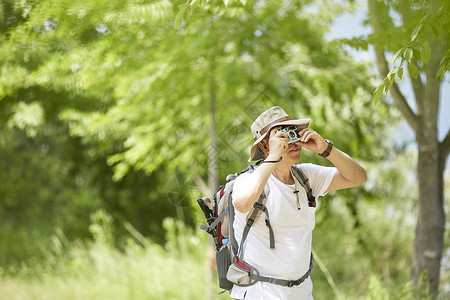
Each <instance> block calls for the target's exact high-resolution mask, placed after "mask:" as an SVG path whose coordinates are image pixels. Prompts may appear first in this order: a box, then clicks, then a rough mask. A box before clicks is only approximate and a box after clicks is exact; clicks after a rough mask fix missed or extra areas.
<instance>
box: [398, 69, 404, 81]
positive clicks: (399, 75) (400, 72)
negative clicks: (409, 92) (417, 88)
mask: <svg viewBox="0 0 450 300" xmlns="http://www.w3.org/2000/svg"><path fill="white" fill-rule="evenodd" d="M397 75H398V78H400V79H402V80H403V67H400V68H398V72H397Z"/></svg>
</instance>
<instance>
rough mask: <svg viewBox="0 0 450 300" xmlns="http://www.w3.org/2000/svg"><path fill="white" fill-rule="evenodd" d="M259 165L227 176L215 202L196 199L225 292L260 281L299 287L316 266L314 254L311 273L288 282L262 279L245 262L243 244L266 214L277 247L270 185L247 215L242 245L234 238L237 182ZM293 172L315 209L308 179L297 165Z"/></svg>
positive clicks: (264, 277) (271, 246)
mask: <svg viewBox="0 0 450 300" xmlns="http://www.w3.org/2000/svg"><path fill="white" fill-rule="evenodd" d="M260 164H261V162H257V163H255V164H253V165H250V166H249V167H248V168H246V169H245V170H243V171H241V172H239V173H235V174H230V175H228V176H227V183H226V184H225V185H224V186H221V189H220V190H219V191H218V192H217V193H216V194H215V195H214V196H213V201H211V200H210V199H209V198H206V197H203V198H201V199H198V200H197V203H198V204H199V205H200V208H201V209H202V211H203V213H204V215H205V218H206V221H207V223H208V226H205V225H201V226H200V229H203V230H205V231H206V232H207V233H209V234H211V235H212V237H213V239H214V244H215V252H216V264H217V273H218V277H219V287H220V288H222V289H224V291H223V292H225V290H228V291H229V290H231V289H232V288H233V284H236V285H239V286H250V285H253V284H255V283H256V282H257V281H264V282H270V283H274V284H279V285H282V286H288V287H291V286H294V285H299V284H301V283H302V282H303V281H304V280H305V279H306V278H308V276H309V274H310V273H311V270H312V267H313V256H312V253H311V259H310V266H309V270H308V272H306V273H305V275H303V276H302V277H301V278H299V279H297V280H285V279H278V278H272V277H266V276H261V275H259V272H258V270H256V269H255V268H254V267H252V266H251V265H250V264H248V263H246V262H245V261H244V260H243V245H244V242H245V240H246V238H247V235H248V233H249V231H250V228H251V227H252V225H253V224H254V222H256V221H257V220H258V219H259V218H260V217H261V215H262V214H263V213H264V215H265V217H266V219H265V223H266V226H267V228H268V234H269V238H270V248H271V249H273V248H275V237H274V234H273V230H272V227H271V225H270V221H269V213H268V210H267V208H266V202H267V195H268V194H269V192H270V191H269V190H268V188H267V186H266V188H265V189H264V191H263V192H262V193H261V196H260V197H259V199H258V201H257V202H255V203H254V204H253V207H252V209H251V210H250V212H249V213H248V214H247V224H246V225H245V227H244V230H243V233H242V239H241V242H240V244H239V245H238V244H237V241H236V239H235V236H234V230H233V221H234V207H233V203H232V202H233V201H232V196H233V186H234V179H235V178H237V177H238V176H239V175H240V174H243V173H247V172H253V171H254V170H255V169H256V168H257V167H258V166H259V165H260ZM291 170H292V174H294V176H295V178H296V179H297V181H298V182H299V183H300V184H301V185H302V186H303V188H304V189H305V191H306V194H307V196H308V205H309V206H310V207H315V206H316V201H315V197H314V196H313V194H312V190H311V187H310V185H309V183H308V178H307V177H306V175H305V174H304V173H303V171H302V170H301V169H300V167H299V166H298V165H295V166H292V167H291ZM223 292H222V293H223Z"/></svg>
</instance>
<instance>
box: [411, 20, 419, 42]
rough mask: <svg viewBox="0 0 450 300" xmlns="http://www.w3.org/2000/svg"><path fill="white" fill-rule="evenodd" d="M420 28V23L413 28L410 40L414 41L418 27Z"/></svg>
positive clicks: (417, 33)
mask: <svg viewBox="0 0 450 300" xmlns="http://www.w3.org/2000/svg"><path fill="white" fill-rule="evenodd" d="M421 28H422V24H419V25H418V26H417V27H416V28H414V31H413V33H412V34H411V41H412V42H414V40H415V39H416V38H417V36H418V35H419V32H420V29H421Z"/></svg>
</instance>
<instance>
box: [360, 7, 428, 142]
mask: <svg viewBox="0 0 450 300" xmlns="http://www.w3.org/2000/svg"><path fill="white" fill-rule="evenodd" d="M368 2H369V18H370V26H371V27H372V31H373V32H374V33H379V32H380V31H381V24H380V21H379V16H378V7H377V0H368ZM375 56H376V64H377V67H378V70H379V72H380V74H381V76H382V77H386V76H387V74H388V73H389V66H388V63H387V61H386V57H385V55H384V47H377V45H375ZM389 91H390V93H391V95H392V98H393V99H394V103H395V105H396V106H397V108H398V109H399V110H400V112H401V113H402V115H403V117H404V118H405V120H406V121H407V122H408V124H409V126H410V127H411V128H412V129H413V130H414V132H415V133H416V134H417V133H418V129H419V120H418V117H417V115H416V114H415V113H414V112H413V111H412V109H411V107H410V106H409V104H408V102H407V101H406V98H405V97H404V96H403V94H402V93H401V92H400V89H399V87H398V85H397V84H396V83H395V82H393V84H392V86H391V88H390V90H389Z"/></svg>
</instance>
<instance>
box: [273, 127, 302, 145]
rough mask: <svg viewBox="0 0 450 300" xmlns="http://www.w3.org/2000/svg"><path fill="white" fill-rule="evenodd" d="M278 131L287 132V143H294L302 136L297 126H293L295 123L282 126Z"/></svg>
mask: <svg viewBox="0 0 450 300" xmlns="http://www.w3.org/2000/svg"><path fill="white" fill-rule="evenodd" d="M278 131H281V132H284V133H286V134H287V136H288V138H289V141H288V144H292V143H295V142H297V141H299V140H300V139H301V138H302V137H301V136H300V134H299V132H298V128H297V126H295V125H291V126H286V127H283V128H281V129H280V130H278Z"/></svg>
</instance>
